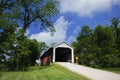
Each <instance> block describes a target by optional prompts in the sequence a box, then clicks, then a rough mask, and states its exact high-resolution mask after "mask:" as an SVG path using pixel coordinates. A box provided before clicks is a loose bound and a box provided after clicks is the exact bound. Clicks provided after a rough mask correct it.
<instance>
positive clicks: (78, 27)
mask: <svg viewBox="0 0 120 80" xmlns="http://www.w3.org/2000/svg"><path fill="white" fill-rule="evenodd" d="M80 28H81V27H80V26H77V27H76V28H75V29H74V30H73V33H74V34H77V33H78V32H80Z"/></svg>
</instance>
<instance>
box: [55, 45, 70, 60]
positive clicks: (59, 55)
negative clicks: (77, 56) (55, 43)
mask: <svg viewBox="0 0 120 80" xmlns="http://www.w3.org/2000/svg"><path fill="white" fill-rule="evenodd" d="M55 61H56V62H70V61H71V49H70V48H61V47H58V48H56V50H55Z"/></svg>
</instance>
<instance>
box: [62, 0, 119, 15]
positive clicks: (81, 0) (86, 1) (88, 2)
mask: <svg viewBox="0 0 120 80" xmlns="http://www.w3.org/2000/svg"><path fill="white" fill-rule="evenodd" d="M114 5H120V0H61V3H60V11H61V12H62V13H66V12H70V13H76V14H77V15H79V16H89V17H91V16H93V14H94V13H100V12H107V11H109V10H110V9H111V8H112V6H114Z"/></svg>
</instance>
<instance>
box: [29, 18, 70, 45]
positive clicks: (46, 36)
mask: <svg viewBox="0 0 120 80" xmlns="http://www.w3.org/2000/svg"><path fill="white" fill-rule="evenodd" d="M70 24H71V22H69V21H67V20H65V19H64V17H63V16H61V17H59V18H58V19H57V21H56V22H55V24H54V26H55V29H56V32H55V33H54V36H51V35H50V33H46V32H40V33H37V34H32V35H31V36H30V39H37V41H39V42H46V43H47V44H48V45H49V44H50V43H52V42H57V43H60V42H63V41H65V39H66V33H67V30H68V26H69V25H70Z"/></svg>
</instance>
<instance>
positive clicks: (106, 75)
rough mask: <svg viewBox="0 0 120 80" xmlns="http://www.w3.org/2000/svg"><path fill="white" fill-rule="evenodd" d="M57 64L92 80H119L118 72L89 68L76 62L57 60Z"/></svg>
mask: <svg viewBox="0 0 120 80" xmlns="http://www.w3.org/2000/svg"><path fill="white" fill-rule="evenodd" d="M57 63H58V64H59V65H61V66H63V67H65V68H67V69H69V70H71V71H73V72H75V73H77V74H81V75H84V76H86V77H87V78H89V79H92V80H120V74H117V73H113V72H109V71H104V70H99V69H94V68H89V67H85V66H81V65H77V64H72V63H66V62H57Z"/></svg>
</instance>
